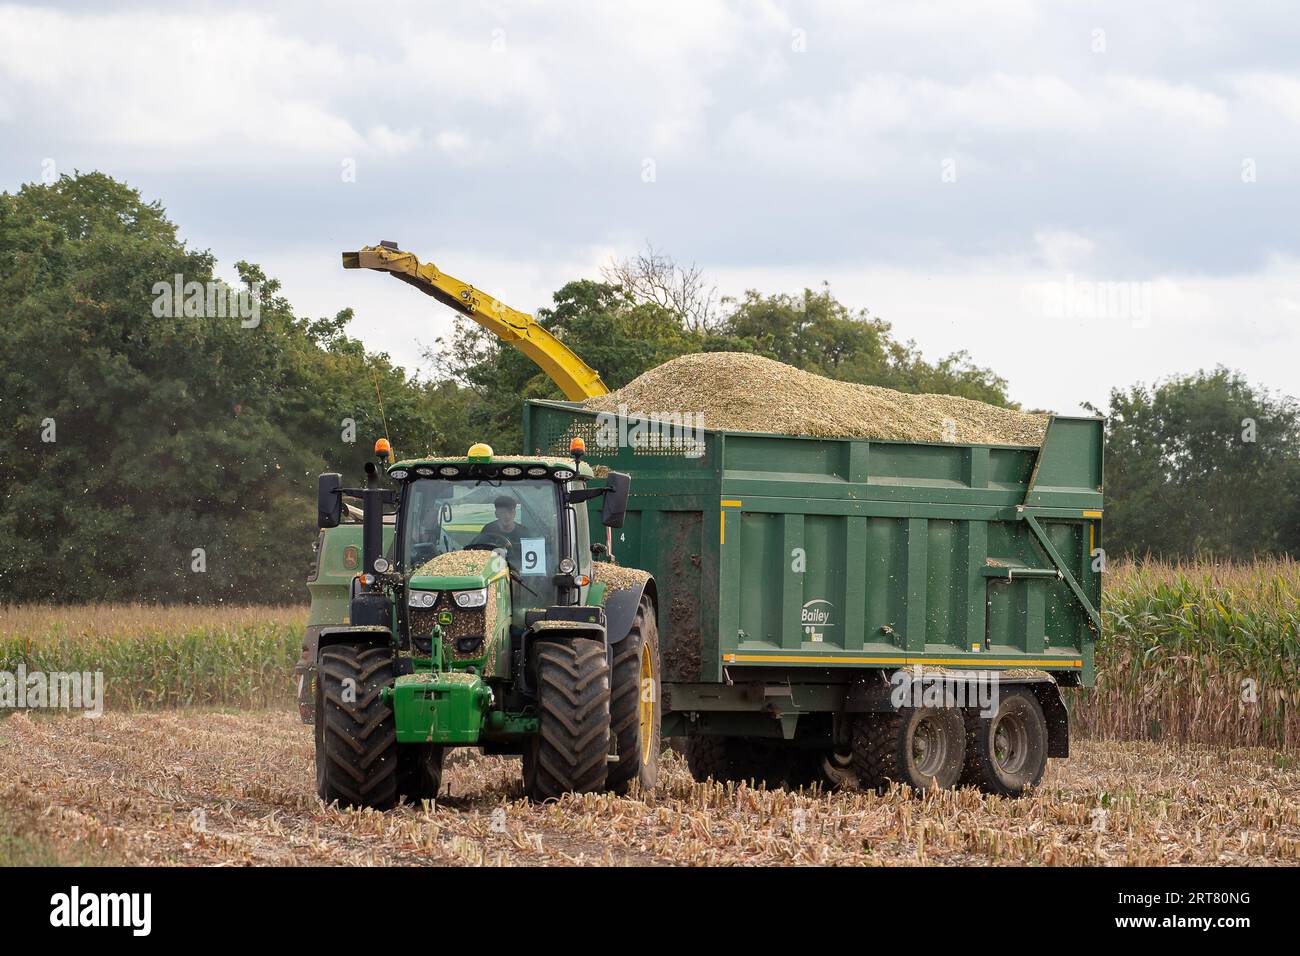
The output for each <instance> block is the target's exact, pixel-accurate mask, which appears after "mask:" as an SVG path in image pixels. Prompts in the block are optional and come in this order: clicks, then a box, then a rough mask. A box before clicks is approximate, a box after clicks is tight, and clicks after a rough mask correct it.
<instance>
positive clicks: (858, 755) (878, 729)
mask: <svg viewBox="0 0 1300 956" xmlns="http://www.w3.org/2000/svg"><path fill="white" fill-rule="evenodd" d="M965 750H966V725H965V723H964V722H963V721H962V715H961V711H959V710H957V709H955V708H948V707H904V708H902V709H901V710H896V711H886V712H884V713H873V714H863V715H861V716H860V717H859V718H858V719H857V720H856V721H855V722H854V726H853V771H854V773H856V774H857V777H858V785H859V786H860V787H862V788H863V789H864V790H875V791H876V792H877V793H883V792H884V791H885V790H886V789H887V788H888V787H889V785H890V784H891V783H901V784H906V785H907V786H909V787H911V788H912V789H913V790H916V791H918V792H921V793H924V792H925V791H927V790H929V789H930V788H931V787H938V788H939V789H941V790H946V789H949V788H951V787H954V786H956V785H957V781H958V779H959V778H960V777H961V772H962V767H963V761H964V757H965Z"/></svg>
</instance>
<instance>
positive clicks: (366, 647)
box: [316, 644, 399, 810]
mask: <svg viewBox="0 0 1300 956" xmlns="http://www.w3.org/2000/svg"><path fill="white" fill-rule="evenodd" d="M394 678H395V674H394V671H393V652H392V649H391V648H389V647H385V646H380V645H376V644H334V645H332V646H330V647H327V648H325V650H324V651H322V652H321V655H320V667H319V668H318V669H317V678H316V686H317V707H316V792H317V794H318V795H319V796H320V798H321V799H322V800H324V801H325V802H326V803H330V802H332V801H338V803H339V804H340V805H341V806H345V807H374V808H375V809H378V810H386V809H388V808H389V807H391V806H392V805H393V804H394V803H395V802H396V800H397V784H398V763H399V760H398V753H397V750H398V748H397V727H396V724H395V723H394V721H393V709H392V708H391V707H390V706H389V705H388V704H386V703H384V701H383V699H382V697H381V692H382V691H383V689H384V688H385V687H389V686H391V685H392V683H393V680H394ZM348 682H350V684H349V683H348ZM351 698H355V699H351Z"/></svg>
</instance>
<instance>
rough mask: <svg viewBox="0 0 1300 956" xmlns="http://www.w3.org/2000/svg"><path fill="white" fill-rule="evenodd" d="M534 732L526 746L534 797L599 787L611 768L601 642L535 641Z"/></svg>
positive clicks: (528, 779)
mask: <svg viewBox="0 0 1300 956" xmlns="http://www.w3.org/2000/svg"><path fill="white" fill-rule="evenodd" d="M531 656H532V657H533V659H534V662H535V673H536V675H537V677H536V687H537V710H538V718H539V725H540V726H539V728H538V732H537V733H536V734H534V735H533V738H532V739H531V740H530V741H529V743H528V746H527V747H526V748H525V750H524V790H525V791H527V793H528V796H529V797H531V798H532V799H533V800H539V801H540V800H550V799H553V798H556V797H559V796H560V795H562V794H565V793H590V792H593V791H598V790H603V789H604V788H605V781H606V778H607V774H608V769H609V741H610V727H609V661H608V660H607V659H606V657H605V645H604V644H603V643H601V642H600V641H590V640H587V639H585V638H575V639H574V640H572V641H568V642H560V641H554V642H551V641H548V642H544V643H540V644H536V645H534V649H533V652H532V655H531Z"/></svg>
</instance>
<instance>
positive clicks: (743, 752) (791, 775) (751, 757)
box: [686, 734, 821, 790]
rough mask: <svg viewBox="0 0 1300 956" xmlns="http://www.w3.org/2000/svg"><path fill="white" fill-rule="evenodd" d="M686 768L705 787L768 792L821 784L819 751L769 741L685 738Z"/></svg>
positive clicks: (703, 735) (763, 739)
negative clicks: (710, 784) (736, 786)
mask: <svg viewBox="0 0 1300 956" xmlns="http://www.w3.org/2000/svg"><path fill="white" fill-rule="evenodd" d="M686 765H687V766H688V767H689V768H690V771H691V776H692V777H693V778H694V779H695V780H696V781H697V782H698V783H704V782H705V781H707V780H708V779H709V778H710V777H712V778H713V780H714V781H715V782H717V783H744V784H749V785H751V786H754V787H761V786H765V787H767V788H768V789H769V790H775V789H777V788H778V787H784V788H785V789H788V790H798V789H800V788H801V787H803V788H810V787H812V786H813V784H815V783H818V782H821V762H820V759H819V755H818V754H817V752H816V751H812V750H803V749H800V748H796V747H792V746H782V745H781V744H779V743H775V742H773V741H771V740H770V739H765V738H759V739H748V738H745V737H721V736H718V735H716V734H692V735H690V736H689V737H687V738H686Z"/></svg>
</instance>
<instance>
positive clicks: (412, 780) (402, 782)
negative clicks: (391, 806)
mask: <svg viewBox="0 0 1300 956" xmlns="http://www.w3.org/2000/svg"><path fill="white" fill-rule="evenodd" d="M446 753H447V748H446V747H444V746H442V745H441V744H399V745H398V747H397V772H398V777H399V779H398V784H397V795H398V796H400V797H405V798H406V799H407V800H409V801H411V802H412V803H419V802H420V801H421V800H437V799H438V791H439V790H441V789H442V762H443V759H444V758H445V757H446Z"/></svg>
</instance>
